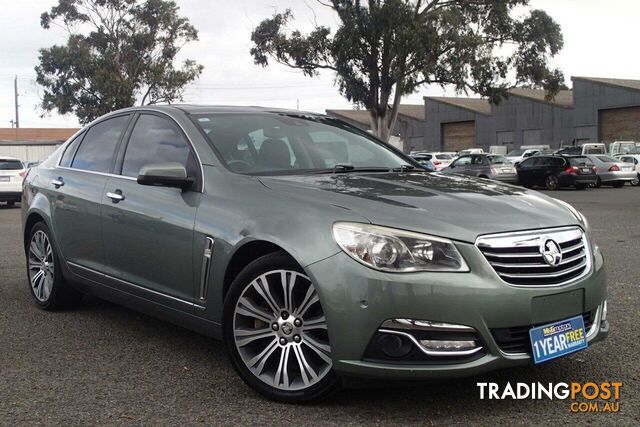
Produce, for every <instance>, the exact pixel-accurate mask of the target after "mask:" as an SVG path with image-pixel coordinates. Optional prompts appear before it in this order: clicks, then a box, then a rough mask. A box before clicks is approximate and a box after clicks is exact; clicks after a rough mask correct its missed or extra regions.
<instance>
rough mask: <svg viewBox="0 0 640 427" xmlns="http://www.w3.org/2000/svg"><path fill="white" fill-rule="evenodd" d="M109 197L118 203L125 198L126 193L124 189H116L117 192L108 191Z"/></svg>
mask: <svg viewBox="0 0 640 427" xmlns="http://www.w3.org/2000/svg"><path fill="white" fill-rule="evenodd" d="M107 197H108V198H110V199H111V201H112V202H113V203H118V202H121V201H123V200H124V195H123V194H122V191H120V190H116V191H115V192H113V193H112V192H108V193H107Z"/></svg>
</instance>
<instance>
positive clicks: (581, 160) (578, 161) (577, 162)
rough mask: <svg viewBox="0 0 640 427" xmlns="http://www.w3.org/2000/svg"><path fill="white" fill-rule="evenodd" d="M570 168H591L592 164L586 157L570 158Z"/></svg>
mask: <svg viewBox="0 0 640 427" xmlns="http://www.w3.org/2000/svg"><path fill="white" fill-rule="evenodd" d="M569 163H570V164H571V166H593V162H592V161H591V160H589V159H587V158H586V157H570V158H569Z"/></svg>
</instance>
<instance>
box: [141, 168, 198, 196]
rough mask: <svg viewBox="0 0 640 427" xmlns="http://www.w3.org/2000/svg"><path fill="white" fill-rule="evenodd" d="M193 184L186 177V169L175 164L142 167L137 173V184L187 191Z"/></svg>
mask: <svg viewBox="0 0 640 427" xmlns="http://www.w3.org/2000/svg"><path fill="white" fill-rule="evenodd" d="M194 182H195V179H194V178H193V177H190V176H187V169H186V168H185V167H184V166H183V165H181V164H180V163H176V162H169V163H151V164H148V165H144V166H143V167H142V168H141V169H140V172H139V173H138V184H140V185H152V186H159V187H175V188H181V189H183V190H184V189H188V188H189V187H191V186H192V185H193V184H194Z"/></svg>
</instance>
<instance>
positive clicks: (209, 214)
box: [194, 166, 367, 323]
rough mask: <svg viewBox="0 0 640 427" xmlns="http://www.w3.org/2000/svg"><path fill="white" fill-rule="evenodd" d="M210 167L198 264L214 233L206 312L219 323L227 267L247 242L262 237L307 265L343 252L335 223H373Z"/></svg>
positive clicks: (207, 168) (200, 217)
mask: <svg viewBox="0 0 640 427" xmlns="http://www.w3.org/2000/svg"><path fill="white" fill-rule="evenodd" d="M204 169H205V188H207V191H206V194H205V195H204V197H203V198H202V203H201V205H200V207H199V209H198V214H197V218H196V224H195V231H196V232H195V239H196V242H195V245H194V247H195V256H194V259H195V260H196V264H195V265H194V268H196V269H198V268H199V265H201V264H200V261H199V260H202V253H203V251H204V248H205V240H206V237H207V236H209V237H212V238H213V239H214V241H215V243H214V255H213V257H212V262H211V270H210V276H209V288H208V292H207V296H208V298H207V304H206V310H205V316H206V317H207V318H208V319H210V320H213V321H215V322H218V323H219V322H220V321H221V311H222V303H223V301H222V298H223V292H224V289H223V282H224V277H225V272H226V269H227V265H228V263H229V261H230V260H231V259H232V257H233V255H234V254H235V253H236V251H237V250H239V249H240V248H241V247H242V246H243V245H245V244H246V243H249V242H252V241H256V240H259V241H266V242H270V243H273V244H275V245H277V246H279V247H281V248H282V249H283V250H285V251H286V252H288V253H289V254H290V255H291V256H292V257H293V258H294V259H295V260H296V261H297V262H298V263H299V264H300V265H301V266H302V267H303V268H304V267H305V266H307V265H309V264H312V263H314V262H317V261H319V260H322V259H325V258H328V257H330V256H332V255H335V254H336V253H338V252H339V251H340V249H339V248H338V246H337V244H336V243H335V242H334V240H333V237H332V233H331V226H332V224H333V223H334V222H336V221H357V222H367V221H366V219H365V218H363V217H362V216H359V215H357V214H355V213H353V212H351V211H350V210H348V209H344V208H341V207H336V206H332V205H329V204H326V203H323V202H322V201H320V200H319V201H317V202H315V203H309V202H304V201H302V200H297V199H296V198H295V197H289V196H287V195H285V194H283V193H280V192H276V191H273V190H270V189H269V188H267V187H265V186H264V185H262V183H261V182H260V181H259V180H258V179H257V178H255V177H251V176H245V175H237V174H232V173H230V172H228V171H226V170H220V168H217V167H213V166H205V168H204ZM199 275H200V271H198V276H197V277H199Z"/></svg>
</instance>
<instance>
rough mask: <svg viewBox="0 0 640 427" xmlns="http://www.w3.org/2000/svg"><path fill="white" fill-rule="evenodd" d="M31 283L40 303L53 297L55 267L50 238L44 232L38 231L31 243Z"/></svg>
mask: <svg viewBox="0 0 640 427" xmlns="http://www.w3.org/2000/svg"><path fill="white" fill-rule="evenodd" d="M28 262H29V283H30V284H31V289H32V290H33V294H34V295H35V297H36V298H37V299H38V301H40V302H46V301H47V300H48V299H49V297H50V296H51V290H52V289H53V280H54V274H55V265H54V258H53V248H52V247H51V242H50V241H49V237H48V236H47V235H46V233H45V232H44V231H42V230H38V231H36V232H35V233H34V234H33V236H32V237H31V242H29V261H28Z"/></svg>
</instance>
